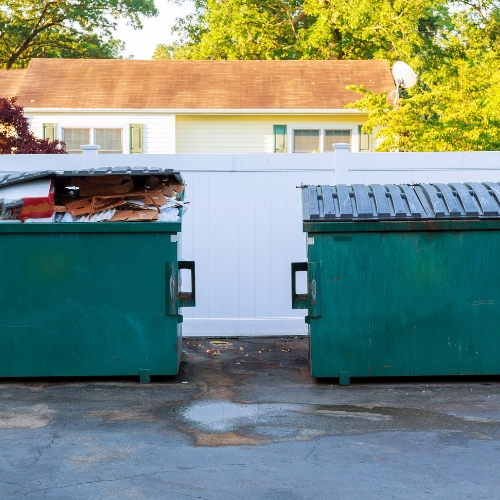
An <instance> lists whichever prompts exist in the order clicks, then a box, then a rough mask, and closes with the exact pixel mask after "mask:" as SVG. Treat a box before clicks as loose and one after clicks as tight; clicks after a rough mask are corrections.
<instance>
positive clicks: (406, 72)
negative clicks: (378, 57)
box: [392, 61, 417, 104]
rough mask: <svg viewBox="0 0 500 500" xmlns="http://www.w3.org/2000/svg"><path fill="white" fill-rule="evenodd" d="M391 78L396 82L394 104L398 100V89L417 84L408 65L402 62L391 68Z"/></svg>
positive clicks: (413, 73)
mask: <svg viewBox="0 0 500 500" xmlns="http://www.w3.org/2000/svg"><path fill="white" fill-rule="evenodd" d="M392 76H393V78H394V81H395V82H396V97H395V98H394V104H396V103H397V102H398V99H399V89H400V88H401V87H404V88H405V89H409V88H410V87H413V85H415V84H416V83H417V75H416V74H415V72H414V71H413V70H412V69H411V68H410V66H408V64H406V63H404V62H403V61H396V62H395V63H394V65H393V66H392Z"/></svg>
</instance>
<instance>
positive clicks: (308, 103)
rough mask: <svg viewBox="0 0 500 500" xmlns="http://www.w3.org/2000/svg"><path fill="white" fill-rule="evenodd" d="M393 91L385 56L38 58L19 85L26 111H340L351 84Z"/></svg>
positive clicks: (351, 95)
mask: <svg viewBox="0 0 500 500" xmlns="http://www.w3.org/2000/svg"><path fill="white" fill-rule="evenodd" d="M351 84H354V85H364V86H365V87H366V88H368V89H370V90H373V91H376V92H381V91H383V90H392V89H394V81H393V79H392V76H391V72H390V70H389V65H388V63H387V61H129V60H102V59H101V60H88V59H87V60H84V59H34V60H32V61H31V63H30V65H29V67H28V70H27V72H26V75H25V77H24V79H23V81H22V83H21V85H20V87H19V93H18V95H19V101H20V103H21V104H22V105H23V106H25V107H27V108H91V109H96V108H104V109H171V110H175V109H214V110H215V109H284V110H289V109H318V110H319V109H341V108H343V107H344V105H345V104H347V103H349V102H352V101H354V100H357V99H359V97H360V96H359V94H356V93H355V92H353V91H347V90H346V89H345V87H346V85H351Z"/></svg>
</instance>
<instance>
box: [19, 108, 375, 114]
mask: <svg viewBox="0 0 500 500" xmlns="http://www.w3.org/2000/svg"><path fill="white" fill-rule="evenodd" d="M24 111H25V113H154V114H169V115H201V114H202V115H303V114H307V115H358V114H366V113H363V112H362V111H359V110H357V109H343V108H340V109H336V108H332V109H317V108H313V109H283V108H279V109H249V108H245V109H230V108H228V109H162V108H156V109H155V108H141V109H137V108H30V107H25V108H24Z"/></svg>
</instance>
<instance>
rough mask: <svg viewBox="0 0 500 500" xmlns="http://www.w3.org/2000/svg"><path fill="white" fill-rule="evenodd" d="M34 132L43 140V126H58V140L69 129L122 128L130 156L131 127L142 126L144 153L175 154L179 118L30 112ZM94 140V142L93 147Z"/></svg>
mask: <svg viewBox="0 0 500 500" xmlns="http://www.w3.org/2000/svg"><path fill="white" fill-rule="evenodd" d="M27 116H28V117H29V118H30V121H31V127H32V130H33V132H34V133H35V135H36V136H38V137H43V124H44V123H55V124H56V125H57V127H56V134H57V138H58V139H61V140H62V139H63V132H62V130H63V129H64V128H65V127H66V128H80V127H82V128H87V127H88V128H121V129H123V152H124V153H128V152H129V150H130V147H129V125H130V124H131V123H141V124H142V127H143V153H146V154H171V153H175V116H174V115H162V114H147V113H92V112H88V113H82V112H73V113H27ZM93 143H94V141H93V139H92V141H91V144H93Z"/></svg>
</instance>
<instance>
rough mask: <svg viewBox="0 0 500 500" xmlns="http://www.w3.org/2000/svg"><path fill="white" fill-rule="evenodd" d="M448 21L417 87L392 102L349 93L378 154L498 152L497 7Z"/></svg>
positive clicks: (485, 4) (462, 12)
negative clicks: (438, 53)
mask: <svg viewBox="0 0 500 500" xmlns="http://www.w3.org/2000/svg"><path fill="white" fill-rule="evenodd" d="M461 7H462V8H460V9H458V10H457V11H456V12H455V14H454V15H453V16H452V29H450V30H449V31H448V32H445V33H442V34H441V36H440V40H439V42H440V44H441V46H442V53H443V58H442V59H441V61H440V64H439V65H437V64H432V61H431V62H428V61H426V60H425V58H424V59H422V60H420V64H419V68H420V78H419V83H418V85H417V86H416V87H414V88H411V89H408V90H407V91H405V92H403V95H402V97H401V99H400V100H399V102H398V105H397V106H396V107H395V106H393V105H392V98H393V97H394V96H387V95H386V94H385V93H384V94H373V93H372V92H368V91H366V90H365V89H364V88H362V87H359V88H353V89H354V90H357V91H358V92H360V93H361V94H363V98H362V99H361V100H360V101H358V102H356V103H353V104H352V105H350V106H349V107H356V108H358V109H360V110H366V111H368V121H367V123H366V124H365V125H364V127H363V129H364V131H365V132H367V133H371V132H372V131H373V130H374V129H376V128H379V127H381V128H380V130H379V131H378V133H377V137H378V139H380V141H381V142H380V144H379V146H378V148H377V150H378V151H470V150H474V151H488V150H500V51H499V48H500V37H499V29H498V28H499V20H500V8H499V7H500V6H499V3H498V2H497V1H480V0H478V1H474V0H471V1H470V2H468V3H467V5H463V4H462V6H461Z"/></svg>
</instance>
